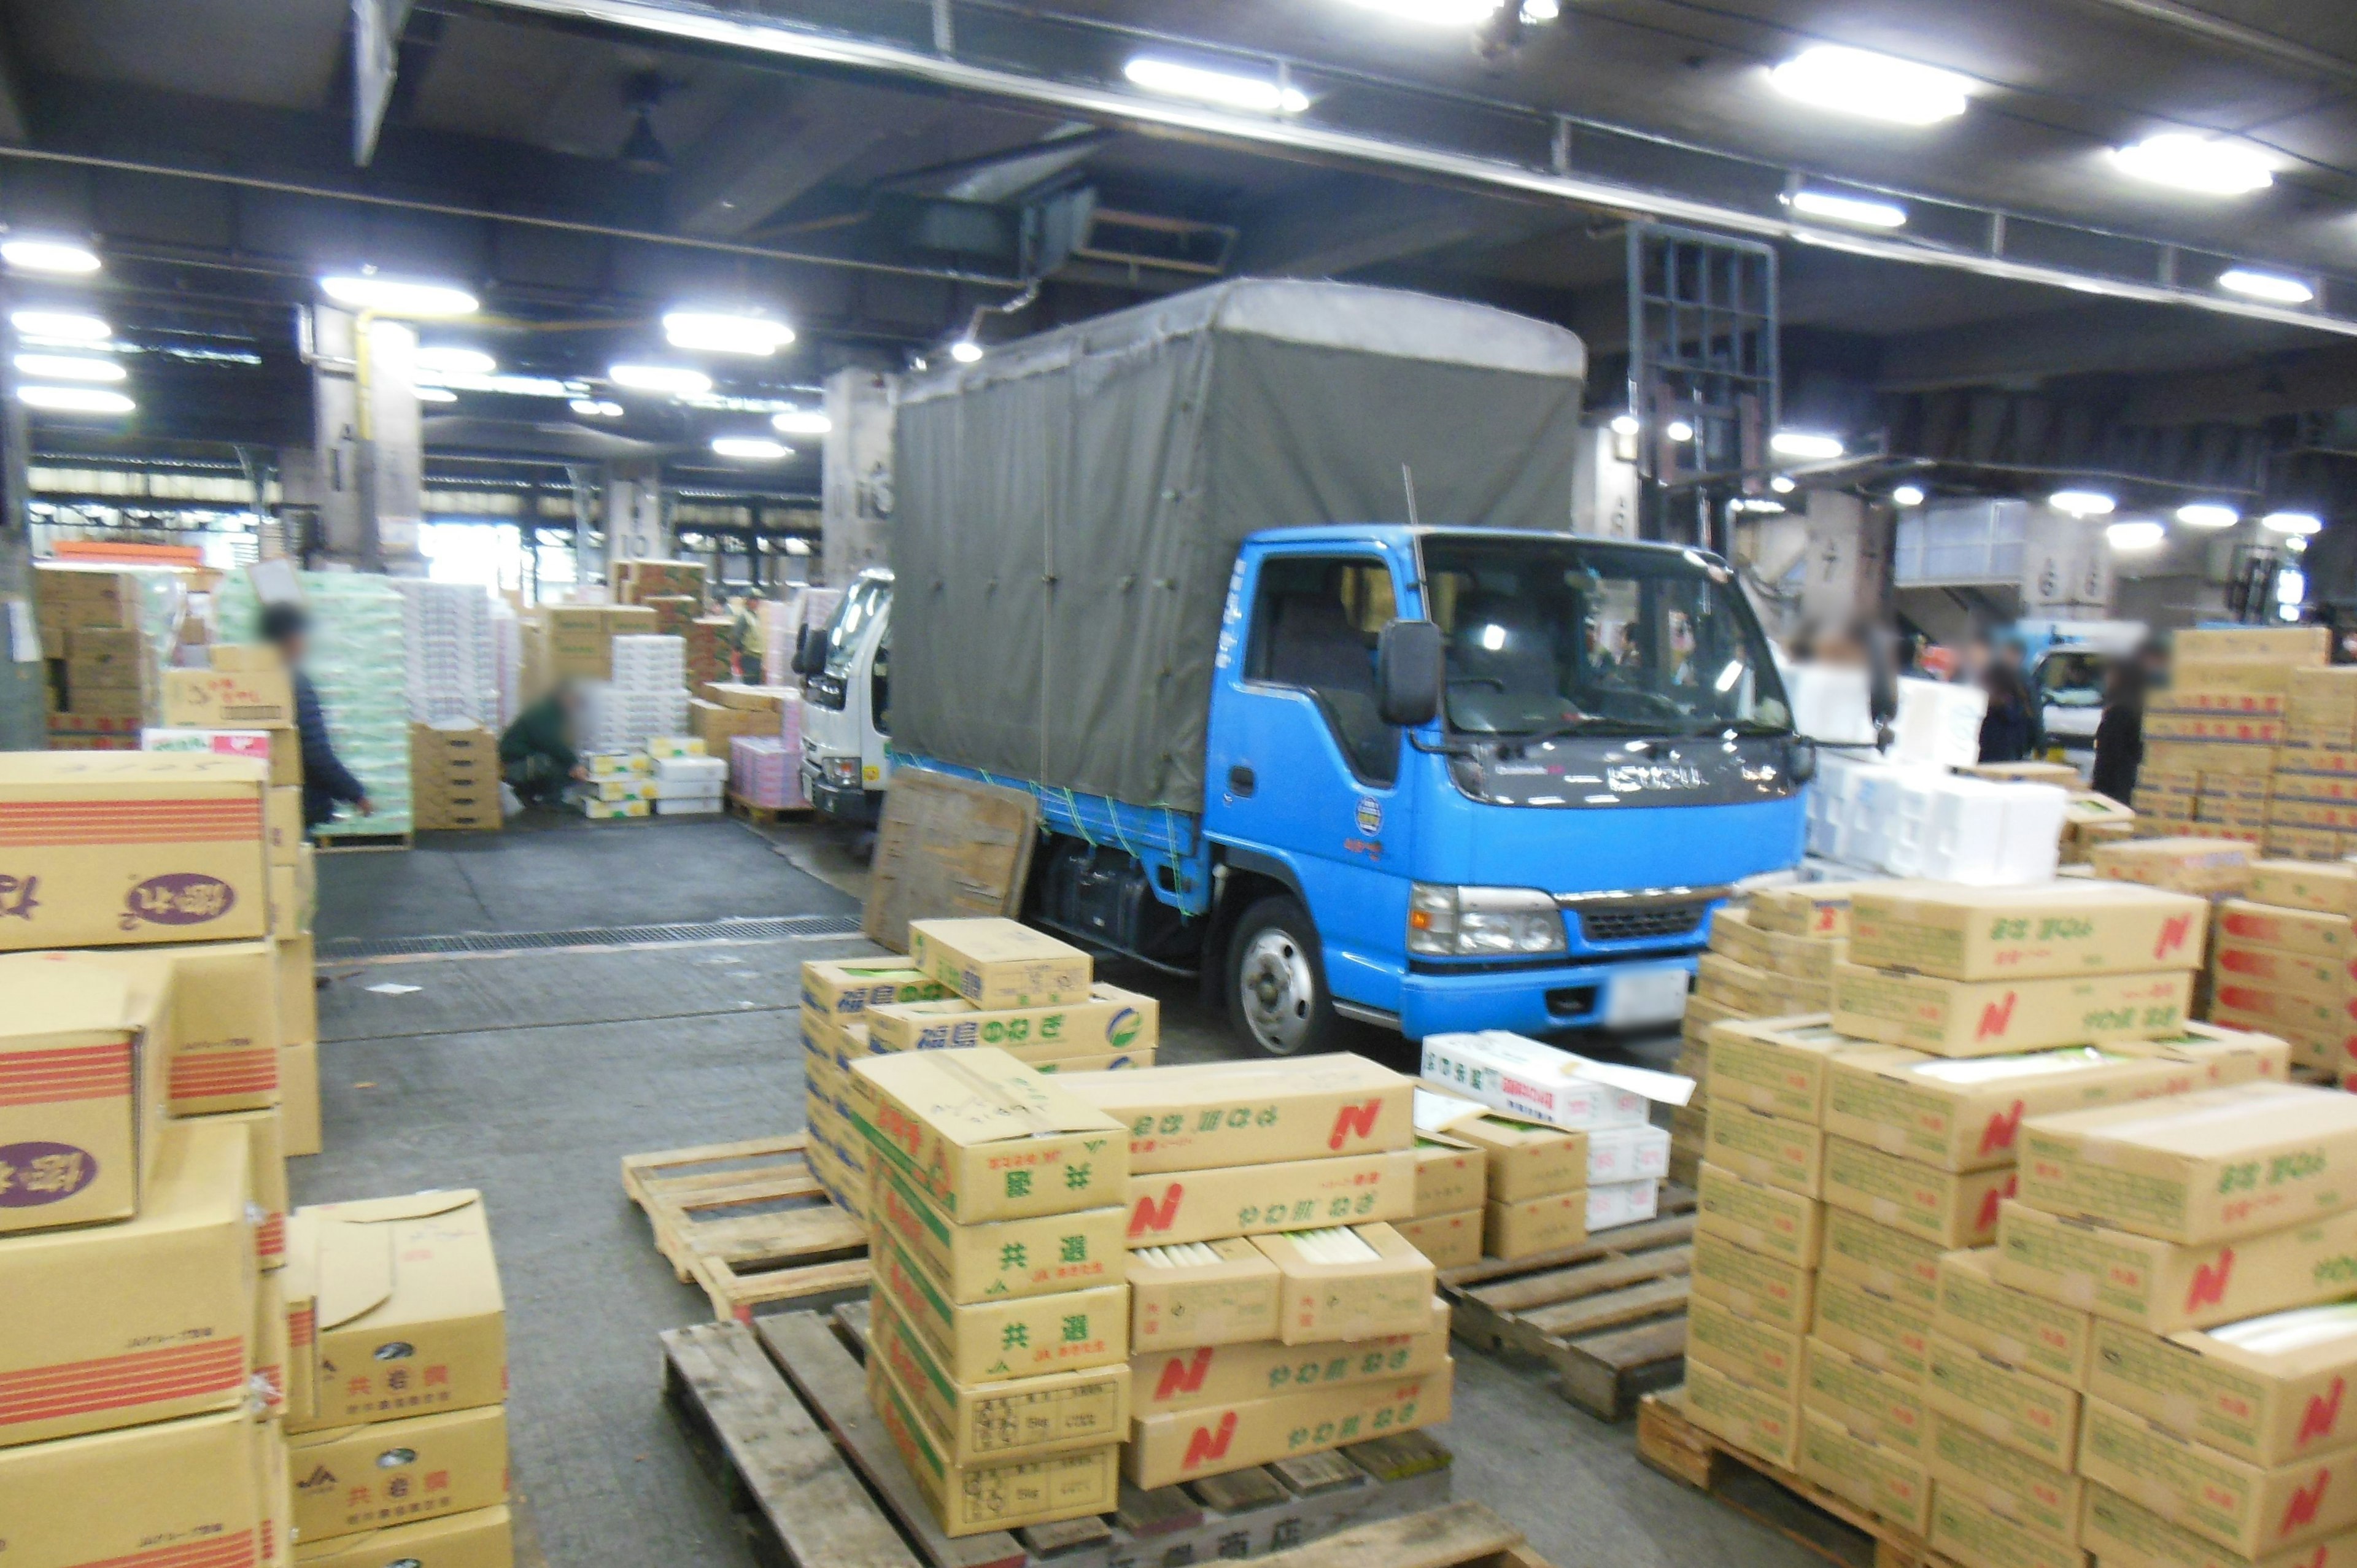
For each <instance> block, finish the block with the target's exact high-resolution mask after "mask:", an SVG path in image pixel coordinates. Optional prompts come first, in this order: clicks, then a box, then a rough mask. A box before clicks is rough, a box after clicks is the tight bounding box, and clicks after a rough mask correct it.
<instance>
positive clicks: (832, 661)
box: [794, 567, 892, 828]
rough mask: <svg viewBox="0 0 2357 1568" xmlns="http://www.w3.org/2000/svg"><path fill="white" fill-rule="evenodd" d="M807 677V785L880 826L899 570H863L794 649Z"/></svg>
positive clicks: (825, 802)
mask: <svg viewBox="0 0 2357 1568" xmlns="http://www.w3.org/2000/svg"><path fill="white" fill-rule="evenodd" d="M794 672H795V673H796V674H798V675H800V676H802V789H803V792H804V794H805V795H806V797H807V798H808V799H809V800H810V802H811V804H812V805H813V806H816V807H817V808H818V809H819V810H820V811H824V812H825V813H826V814H827V815H829V816H831V817H834V818H835V819H837V820H838V821H841V822H849V823H851V824H852V825H854V826H856V827H863V828H866V827H874V826H875V825H876V822H877V819H878V818H879V817H881V816H882V815H883V811H884V790H885V789H886V787H887V786H888V785H889V784H890V782H891V779H892V756H891V750H890V741H891V736H892V574H891V573H890V572H889V571H888V570H885V569H884V568H881V567H876V568H871V569H870V570H868V571H866V572H862V573H861V574H860V575H859V576H858V578H857V579H856V581H854V582H853V583H852V585H851V587H850V590H849V591H848V592H846V593H845V595H844V596H843V603H842V604H840V605H839V606H837V607H835V612H834V619H833V620H831V621H829V622H828V623H827V625H826V627H825V628H824V629H823V631H813V633H812V634H811V636H810V638H809V639H808V640H807V641H805V642H804V643H803V644H802V648H801V649H799V650H797V651H796V652H795V655H794Z"/></svg>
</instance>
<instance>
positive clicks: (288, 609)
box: [262, 604, 376, 833]
mask: <svg viewBox="0 0 2357 1568" xmlns="http://www.w3.org/2000/svg"><path fill="white" fill-rule="evenodd" d="M262 640H263V641H264V642H266V643H268V644H270V646H271V647H273V648H275V649H276V650H278V657H279V658H280V659H281V660H285V665H286V679H287V682H288V683H289V684H290V685H292V686H293V687H294V688H295V731H296V736H298V737H299V738H300V739H301V741H302V744H303V831H304V832H306V833H309V832H311V831H312V830H313V829H315V828H317V827H319V826H320V825H321V824H323V823H326V822H334V821H335V820H336V808H337V807H338V806H339V805H344V806H350V807H352V808H353V809H354V810H356V811H359V812H360V814H361V816H363V817H372V816H374V815H376V802H375V801H373V800H370V799H369V793H368V786H366V785H364V784H362V783H361V781H360V779H357V778H356V777H354V776H353V774H352V770H351V769H350V768H346V767H345V766H344V764H343V761H342V759H341V758H339V757H337V756H336V747H335V745H334V743H333V742H331V741H330V740H329V739H328V714H327V710H325V709H324V708H322V707H321V706H320V705H319V693H318V692H317V690H315V689H314V688H313V687H312V685H311V677H310V676H309V675H307V674H306V673H305V672H304V670H303V661H304V660H305V659H306V658H307V657H308V655H309V653H310V651H311V612H310V611H308V610H307V609H305V608H304V607H302V606H300V605H284V604H280V605H268V606H265V607H264V608H263V611H262Z"/></svg>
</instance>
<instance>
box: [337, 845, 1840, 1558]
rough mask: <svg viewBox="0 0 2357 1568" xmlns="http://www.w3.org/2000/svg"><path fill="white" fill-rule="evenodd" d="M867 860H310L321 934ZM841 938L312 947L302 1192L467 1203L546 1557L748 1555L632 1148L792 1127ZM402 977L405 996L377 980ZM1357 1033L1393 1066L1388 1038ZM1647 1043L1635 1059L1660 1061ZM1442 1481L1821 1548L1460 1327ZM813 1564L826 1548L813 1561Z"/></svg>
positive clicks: (1209, 1027)
mask: <svg viewBox="0 0 2357 1568" xmlns="http://www.w3.org/2000/svg"><path fill="white" fill-rule="evenodd" d="M860 882H861V873H860V871H859V869H858V867H857V866H856V865H855V864H854V863H853V862H852V861H851V860H850V859H849V857H847V856H846V855H845V854H843V853H842V852H841V849H840V846H839V845H837V844H836V843H834V841H833V840H832V839H831V838H830V837H829V836H828V834H827V832H826V831H825V830H823V829H805V828H798V827H797V828H786V829H780V830H771V831H769V832H755V831H754V830H752V829H749V828H747V827H745V826H743V825H741V824H738V823H736V822H726V821H700V822H671V823H666V822H628V823H597V824H591V823H588V822H582V821H579V820H578V819H562V820H559V821H554V822H536V823H534V824H533V825H530V826H527V827H523V828H521V829H519V830H517V831H512V832H507V833H503V834H499V835H466V834H436V835H427V836H426V837H425V839H424V840H423V841H422V843H421V845H420V847H419V848H418V849H416V850H414V851H413V852H411V853H409V854H338V855H328V856H323V857H322V859H321V862H320V916H319V921H318V934H319V937H320V939H321V941H322V944H323V946H327V947H329V948H331V947H332V944H333V941H334V940H335V939H337V938H349V937H362V936H365V937H387V936H422V935H442V934H456V933H461V932H526V931H543V930H569V929H581V928H587V927H599V926H608V925H624V924H648V923H658V922H673V921H690V920H694V921H702V920H713V919H720V918H726V917H729V916H758V915H786V914H821V915H823V914H843V913H856V909H857V897H856V896H857V893H858V891H859V888H860ZM869 950H871V949H870V948H869V947H868V946H867V945H866V943H865V942H863V941H861V940H858V939H856V938H849V939H846V938H834V937H831V938H821V939H802V940H787V941H762V942H751V943H736V944H707V945H688V946H678V947H670V948H661V949H651V950H650V949H639V950H622V951H604V952H536V953H522V954H509V955H492V956H456V957H437V958H430V959H403V960H380V961H368V962H359V961H342V962H326V963H323V968H324V970H325V972H327V973H328V975H329V976H330V977H331V979H330V983H329V985H328V989H327V991H326V992H325V993H323V994H322V996H321V999H320V1035H321V1041H322V1048H321V1054H320V1079H321V1086H322V1095H323V1100H324V1115H325V1129H326V1132H325V1136H326V1145H327V1146H326V1152H325V1153H324V1154H321V1155H317V1156H316V1157H314V1158H310V1159H306V1160H298V1161H296V1162H295V1164H294V1166H293V1181H294V1187H295V1197H296V1200H297V1201H298V1202H318V1201H325V1200H329V1199H338V1198H350V1197H371V1196H376V1195H381V1194H388V1193H398V1192H405V1191H413V1190H416V1189H419V1188H424V1187H479V1188H480V1189H481V1190H482V1191H483V1192H484V1194H485V1195H486V1197H487V1200H488V1203H489V1207H490V1215H491V1222H492V1230H493V1237H494V1240H495V1242H496V1244H497V1246H498V1250H499V1255H500V1275H501V1278H502V1280H503V1282H504V1283H505V1286H506V1291H507V1300H508V1342H509V1360H510V1367H511V1377H512V1381H513V1390H514V1392H513V1396H512V1400H511V1406H510V1409H511V1443H512V1446H513V1452H514V1477H515V1486H516V1488H517V1490H518V1492H519V1493H520V1494H521V1495H522V1498H523V1499H524V1501H525V1504H526V1509H525V1510H524V1511H525V1512H526V1513H527V1514H528V1515H529V1518H530V1520H531V1521H532V1525H533V1529H534V1530H535V1531H536V1534H537V1538H538V1543H539V1549H540V1550H541V1551H543V1552H545V1554H546V1558H547V1561H548V1562H549V1563H554V1564H557V1565H558V1568H576V1565H577V1568H604V1565H607V1564H617V1563H697V1564H709V1565H716V1568H725V1565H732V1564H748V1565H749V1564H750V1563H752V1562H753V1558H752V1556H751V1553H750V1552H748V1549H747V1547H746V1545H745V1543H744V1541H743V1540H742V1539H741V1537H740V1536H739V1535H738V1533H737V1529H736V1527H735V1526H734V1524H733V1523H732V1522H731V1520H730V1518H729V1515H728V1512H727V1509H726V1506H725V1503H724V1501H723V1499H722V1498H721V1495H720V1493H719V1491H718V1490H717V1489H716V1487H714V1486H713V1485H712V1484H711V1483H710V1482H709V1481H707V1480H706V1479H705V1477H704V1476H703V1475H702V1473H701V1472H699V1471H698V1470H697V1469H696V1468H695V1466H694V1464H693V1463H692V1461H691V1460H690V1458H689V1456H688V1453H687V1450H686V1447H685V1445H684V1444H683V1442H682V1440H681V1438H680V1435H679V1434H678V1432H677V1430H676V1429H675V1428H674V1426H673V1422H672V1419H671V1417H670V1416H669V1415H668V1414H667V1413H666V1412H665V1411H664V1409H663V1407H662V1402H661V1400H660V1398H659V1397H658V1392H657V1391H658V1387H659V1377H658V1353H657V1348H656V1343H655V1334H656V1331H657V1330H659V1329H662V1328H667V1327H671V1326H677V1325H682V1324H688V1323H695V1322H701V1321H706V1320H708V1319H709V1318H710V1316H711V1311H710V1308H709V1306H708V1305H707V1304H706V1302H705V1299H704V1296H703V1294H702V1293H700V1292H699V1291H696V1290H695V1289H694V1288H693V1287H690V1286H686V1285H683V1284H680V1283H677V1282H676V1281H675V1280H674V1279H673V1275H672V1272H671V1270H670V1269H669V1268H668V1267H667V1266H666V1265H664V1264H663V1263H662V1261H661V1260H660V1259H658V1258H657V1257H656V1255H655V1253H654V1251H653V1249H652V1247H651V1244H650V1242H649V1239H648V1233H647V1227H646V1223H645V1221H644V1220H643V1219H641V1218H640V1215H639V1213H638V1211H637V1210H636V1209H635V1208H632V1207H631V1206H630V1203H629V1202H628V1201H627V1200H626V1199H625V1198H624V1197H623V1196H622V1192H621V1187H620V1183H619V1174H618V1172H619V1161H620V1159H621V1157H622V1156H623V1155H629V1154H638V1153H646V1152H651V1151H655V1150H661V1149H669V1148H677V1147H682V1146H684V1145H689V1144H710V1143H721V1142H726V1141H729V1140H734V1139H738V1138H750V1137H758V1136H762V1135H764V1134H771V1133H780V1132H787V1131H791V1130H793V1129H796V1128H798V1127H800V1126H801V1125H802V1072H801V1067H800V1063H801V1059H802V1053H801V1051H800V1049H799V1048H798V1047H796V1044H795V1040H796V1036H797V1032H798V1024H797V1021H796V1018H795V995H796V974H797V968H798V966H799V965H800V964H801V963H802V961H803V960H805V959H808V958H814V957H826V956H832V955H837V954H851V953H857V952H865V951H869ZM1107 973H1108V977H1109V978H1113V979H1114V980H1116V981H1118V983H1122V984H1125V985H1129V986H1132V987H1135V988H1137V989H1142V990H1149V991H1153V992H1155V993H1157V994H1159V995H1160V996H1161V997H1162V999H1163V1004H1164V1046H1165V1049H1166V1052H1167V1059H1169V1060H1174V1061H1193V1060H1205V1059H1211V1058H1219V1057H1224V1056H1230V1055H1233V1054H1235V1052H1234V1047H1232V1045H1231V1044H1230V1042H1229V1040H1228V1038H1227V1036H1226V1033H1225V1028H1224V1025H1223V1023H1222V1021H1221V1020H1219V1019H1217V1018H1216V1017H1206V1016H1205V1015H1204V1011H1203V1009H1202V1008H1201V1006H1200V1004H1198V1003H1197V1001H1196V1000H1195V996H1194V988H1193V987H1192V986H1191V985H1189V984H1187V983H1179V982H1174V981H1169V980H1168V979H1165V978H1161V977H1157V976H1153V975H1149V974H1145V973H1137V972H1118V971H1114V970H1110V969H1109V970H1108V971H1107ZM387 983H390V984H394V985H404V986H414V987H416V988H417V989H416V990H414V991H411V992H404V993H382V992H372V991H371V990H370V989H369V987H371V986H375V985H383V984H387ZM1361 1048H1362V1049H1365V1050H1367V1051H1368V1052H1369V1053H1370V1054H1373V1055H1376V1056H1378V1057H1380V1058H1383V1059H1385V1060H1387V1061H1390V1062H1392V1063H1393V1064H1394V1065H1395V1066H1401V1067H1410V1066H1412V1059H1413V1058H1412V1055H1411V1053H1409V1052H1408V1051H1407V1050H1406V1049H1405V1046H1404V1045H1403V1043H1402V1042H1400V1041H1399V1040H1398V1039H1397V1038H1396V1037H1392V1038H1389V1039H1386V1038H1385V1037H1384V1036H1380V1035H1373V1034H1370V1035H1369V1036H1367V1037H1366V1039H1365V1040H1364V1041H1363V1042H1361ZM1667 1048H1668V1047H1666V1046H1657V1047H1650V1048H1646V1049H1644V1050H1641V1052H1639V1053H1638V1054H1639V1055H1640V1056H1641V1058H1645V1059H1651V1060H1656V1061H1658V1060H1659V1059H1661V1058H1662V1057H1663V1054H1664V1053H1665V1052H1666V1050H1667ZM1439 1435H1440V1436H1441V1437H1442V1438H1443V1440H1444V1441H1446V1442H1448V1444H1449V1445H1450V1446H1451V1447H1452V1448H1453V1449H1454V1450H1455V1451H1456V1454H1457V1488H1458V1496H1460V1497H1468V1498H1480V1499H1481V1500H1482V1501H1484V1502H1487V1503H1489V1504H1490V1505H1491V1507H1492V1508H1494V1509H1497V1510H1498V1511H1499V1512H1500V1513H1501V1515H1503V1516H1504V1517H1505V1518H1506V1519H1508V1520H1511V1521H1512V1522H1513V1523H1514V1524H1515V1525H1516V1526H1517V1527H1519V1528H1520V1529H1522V1530H1524V1531H1525V1532H1526V1533H1527V1534H1528V1535H1529V1536H1530V1539H1531V1541H1532V1544H1533V1546H1534V1549H1535V1550H1536V1551H1538V1552H1541V1553H1543V1554H1544V1556H1545V1557H1547V1558H1548V1559H1549V1560H1550V1561H1551V1562H1553V1563H1555V1564H1557V1565H1558V1568H1605V1565H1607V1564H1609V1565H1610V1568H1672V1565H1676V1568H1690V1565H1691V1564H1693V1563H1697V1562H1703V1563H1708V1562H1738V1563H1744V1564H1746V1568H1818V1563H1819V1560H1818V1559H1816V1558H1814V1557H1813V1556H1811V1555H1810V1554H1808V1553H1807V1552H1803V1550H1802V1549H1801V1548H1799V1547H1797V1546H1795V1545H1793V1544H1792V1543H1791V1542H1789V1541H1786V1540H1784V1539H1783V1538H1782V1537H1781V1536H1779V1535H1777V1534H1775V1533H1773V1532H1772V1531H1770V1530H1765V1529H1763V1528H1761V1527H1760V1526H1757V1525H1754V1524H1752V1523H1750V1522H1749V1521H1748V1520H1745V1519H1743V1518H1741V1517H1739V1516H1738V1515H1736V1514H1734V1513H1732V1512H1730V1511H1728V1510H1727V1509H1724V1508H1721V1507H1719V1506H1717V1504H1714V1503H1711V1502H1708V1501H1706V1500H1705V1499H1703V1498H1698V1497H1696V1496H1695V1495H1694V1494H1693V1493H1691V1492H1688V1491H1686V1490H1684V1488H1682V1487H1679V1486H1677V1485H1676V1484H1675V1483H1674V1482H1672V1481H1669V1480H1668V1479H1666V1478H1664V1477H1661V1476H1658V1475H1655V1474H1654V1473H1652V1471H1650V1470H1647V1469H1645V1468H1644V1467H1643V1466H1641V1465H1639V1464H1638V1463H1637V1461H1636V1458H1635V1455H1634V1453H1633V1451H1632V1444H1633V1440H1634V1439H1633V1429H1632V1428H1631V1427H1630V1426H1627V1425H1623V1426H1620V1427H1610V1426H1606V1425H1604V1424H1602V1423H1598V1422H1596V1421H1594V1420H1592V1419H1590V1418H1589V1417H1587V1416H1586V1415H1584V1414H1582V1413H1581V1412H1578V1411H1577V1410H1574V1409H1573V1408H1572V1407H1571V1406H1570V1405H1568V1404H1566V1403H1565V1402H1563V1401H1562V1400H1560V1399H1559V1398H1557V1397H1556V1395H1555V1393H1554V1391H1552V1390H1551V1389H1550V1388H1549V1387H1548V1386H1547V1384H1546V1382H1545V1381H1544V1380H1543V1379H1542V1378H1541V1377H1540V1376H1539V1375H1538V1373H1537V1372H1536V1371H1535V1370H1534V1369H1533V1368H1532V1367H1531V1366H1529V1365H1518V1364H1515V1363H1513V1362H1512V1361H1506V1360H1500V1359H1492V1358H1491V1357H1487V1356H1484V1355H1481V1354H1479V1353H1477V1352H1474V1351H1472V1350H1469V1349H1468V1348H1465V1347H1464V1346H1462V1345H1459V1346H1458V1361H1457V1400H1456V1409H1455V1420H1454V1421H1453V1422H1452V1423H1451V1424H1450V1425H1449V1426H1448V1427H1447V1428H1445V1429H1442V1430H1441V1432H1440V1433H1439ZM813 1568H817V1565H813Z"/></svg>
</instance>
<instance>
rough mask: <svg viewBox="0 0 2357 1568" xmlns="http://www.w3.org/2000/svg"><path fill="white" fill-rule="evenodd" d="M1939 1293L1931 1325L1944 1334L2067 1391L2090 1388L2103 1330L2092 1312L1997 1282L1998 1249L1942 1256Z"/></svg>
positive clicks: (1958, 1252)
mask: <svg viewBox="0 0 2357 1568" xmlns="http://www.w3.org/2000/svg"><path fill="white" fill-rule="evenodd" d="M1939 1290H1940V1294H1939V1299H1938V1302H1937V1304H1936V1305H1935V1306H1934V1307H1933V1309H1932V1327H1933V1328H1934V1329H1936V1330H1937V1331H1938V1332H1940V1333H1941V1334H1943V1335H1945V1336H1947V1337H1949V1338H1950V1339H1952V1340H1954V1341H1955V1342H1956V1343H1958V1344H1961V1345H1968V1346H1971V1347H1972V1348H1975V1349H1977V1350H1981V1351H1985V1352H1986V1353H1987V1354H1988V1355H1990V1356H1993V1357H1995V1358H1996V1359H1998V1360H2000V1361H2005V1362H2009V1363H2011V1364H2012V1365H2014V1366H2017V1367H2020V1368H2022V1369H2025V1370H2027V1371H2029V1372H2032V1373H2035V1374H2036V1375H2037V1376H2039V1377H2041V1378H2045V1379H2047V1380H2050V1381H2052V1382H2056V1383H2060V1384H2061V1385H2062V1386H2064V1387H2065V1388H2073V1389H2080V1390H2084V1389H2085V1388H2086V1387H2087V1386H2088V1384H2087V1380H2088V1368H2089V1363H2090V1361H2091V1359H2093V1352H2094V1345H2095V1338H2096V1332H2097V1330H2098V1328H2099V1327H2100V1326H2101V1325H2099V1324H2098V1323H2097V1322H2096V1320H2095V1317H2094V1315H2093V1314H2092V1313H2089V1312H2084V1311H2082V1310H2080V1309H2079V1308H2076V1307H2070V1306H2064V1305H2061V1304H2059V1303H2057V1302H2052V1301H2049V1300H2047V1299H2046V1298H2045V1297H2043V1296H2039V1295H2032V1294H2029V1292H2028V1291H2022V1290H2016V1289H2015V1288H2014V1287H2013V1286H2011V1285H2009V1284H2007V1283H2005V1282H2004V1281H2002V1280H2000V1279H1998V1278H1997V1249H1996V1248H1995V1247H1980V1248H1975V1249H1973V1250H1971V1251H1955V1252H1949V1253H1947V1254H1945V1255H1943V1257H1942V1258H1941V1259H1940V1284H1939Z"/></svg>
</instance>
